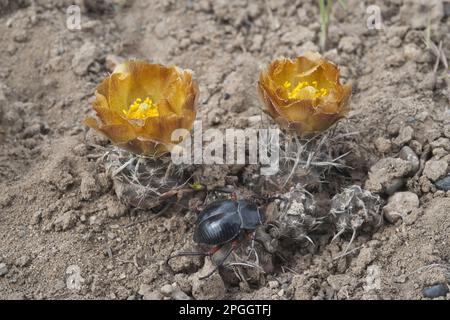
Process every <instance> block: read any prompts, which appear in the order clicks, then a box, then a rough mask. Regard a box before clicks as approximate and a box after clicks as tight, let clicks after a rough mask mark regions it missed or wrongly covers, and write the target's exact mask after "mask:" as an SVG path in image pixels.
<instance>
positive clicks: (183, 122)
mask: <svg viewBox="0 0 450 320" xmlns="http://www.w3.org/2000/svg"><path fill="white" fill-rule="evenodd" d="M95 97H96V99H95V101H94V103H93V108H94V110H95V111H96V113H97V116H98V117H99V118H100V121H97V120H96V119H94V118H91V117H89V118H87V119H86V120H85V123H86V124H87V125H88V126H89V127H91V128H93V129H96V130H98V131H100V132H102V133H103V134H105V135H106V136H107V137H108V138H109V139H110V140H111V141H112V142H113V143H114V144H115V145H117V146H119V147H121V148H123V149H126V150H128V151H131V152H133V153H135V154H140V155H150V156H156V155H161V154H164V153H166V152H169V151H170V150H171V149H172V147H173V146H174V144H173V142H172V141H171V135H172V132H173V131H174V130H176V129H187V130H191V129H192V125H193V122H194V120H195V115H196V112H195V102H196V99H197V97H198V86H197V84H196V83H195V81H194V80H193V79H192V73H191V71H189V70H182V69H180V68H178V67H176V66H163V65H160V64H150V63H146V62H144V61H135V60H133V61H126V62H124V63H122V64H119V65H118V66H117V67H116V68H115V70H114V72H113V73H112V74H111V75H110V76H109V77H107V78H106V79H104V80H103V81H102V83H101V84H100V85H99V86H98V87H97V90H96V92H95Z"/></svg>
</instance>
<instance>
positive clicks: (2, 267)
mask: <svg viewBox="0 0 450 320" xmlns="http://www.w3.org/2000/svg"><path fill="white" fill-rule="evenodd" d="M7 273H8V266H7V265H6V263H0V277H2V276H4V275H5V274H7Z"/></svg>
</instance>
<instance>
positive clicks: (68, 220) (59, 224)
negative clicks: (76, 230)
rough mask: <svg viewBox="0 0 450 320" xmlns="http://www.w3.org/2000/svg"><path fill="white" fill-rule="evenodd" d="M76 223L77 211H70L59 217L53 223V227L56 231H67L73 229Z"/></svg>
mask: <svg viewBox="0 0 450 320" xmlns="http://www.w3.org/2000/svg"><path fill="white" fill-rule="evenodd" d="M75 222H76V217H75V211H73V210H70V211H67V212H64V213H63V214H61V215H59V216H58V217H57V218H56V219H55V221H54V222H53V225H54V226H55V230H56V231H65V230H68V229H71V228H72V227H73V226H74V225H75Z"/></svg>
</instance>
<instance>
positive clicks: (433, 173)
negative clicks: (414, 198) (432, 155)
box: [423, 160, 448, 181]
mask: <svg viewBox="0 0 450 320" xmlns="http://www.w3.org/2000/svg"><path fill="white" fill-rule="evenodd" d="M447 168H448V163H447V161H445V160H428V161H427V162H426V163H425V168H424V169H423V174H424V175H425V176H427V178H428V179H430V180H431V181H437V180H438V179H439V178H441V177H443V176H444V175H445V173H446V172H447Z"/></svg>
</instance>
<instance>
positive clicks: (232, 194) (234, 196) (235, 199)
mask: <svg viewBox="0 0 450 320" xmlns="http://www.w3.org/2000/svg"><path fill="white" fill-rule="evenodd" d="M237 198H238V197H237V194H236V192H232V193H231V200H233V201H237Z"/></svg>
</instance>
